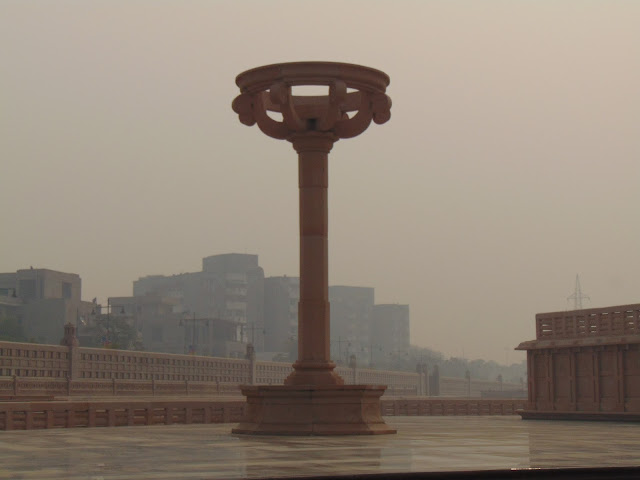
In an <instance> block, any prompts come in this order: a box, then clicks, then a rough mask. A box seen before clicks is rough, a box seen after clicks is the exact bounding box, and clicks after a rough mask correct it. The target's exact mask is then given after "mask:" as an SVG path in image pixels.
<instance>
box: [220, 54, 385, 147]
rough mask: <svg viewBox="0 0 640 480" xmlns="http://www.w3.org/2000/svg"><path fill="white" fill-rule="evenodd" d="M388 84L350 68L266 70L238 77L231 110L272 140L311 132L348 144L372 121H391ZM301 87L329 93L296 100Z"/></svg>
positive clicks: (319, 65)
mask: <svg viewBox="0 0 640 480" xmlns="http://www.w3.org/2000/svg"><path fill="white" fill-rule="evenodd" d="M389 81H390V80H389V76H388V75H387V74H385V73H384V72H381V71H380V70H376V69H374V68H369V67H363V66H360V65H353V64H349V63H336V62H295V63H281V64H275V65H266V66H264V67H258V68H254V69H251V70H247V71H246V72H243V73H241V74H240V75H238V76H237V77H236V84H237V85H238V87H240V92H241V93H240V95H239V96H238V97H236V99H235V100H234V101H233V105H232V106H233V110H234V111H235V112H236V113H237V114H238V117H239V119H240V121H241V122H242V123H243V124H245V125H248V126H251V125H253V124H256V123H257V124H258V127H259V128H260V130H262V131H263V132H264V133H265V134H266V135H269V136H271V137H273V138H277V139H283V140H284V139H286V140H289V141H292V140H293V138H297V137H298V136H299V135H300V134H304V133H310V132H318V133H331V134H332V135H334V136H335V138H336V140H337V139H339V138H351V137H355V136H356V135H359V134H361V133H362V132H364V131H365V130H366V129H367V127H368V126H369V124H370V123H371V121H372V120H373V121H374V122H375V123H378V124H382V123H385V122H386V121H388V120H389V118H390V116H391V99H390V98H389V97H388V96H387V95H386V93H385V91H386V88H387V86H388V85H389ZM302 86H316V87H327V93H326V94H324V95H311V96H309V95H295V94H294V93H295V88H296V87H302ZM280 118H281V120H280Z"/></svg>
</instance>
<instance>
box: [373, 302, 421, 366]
mask: <svg viewBox="0 0 640 480" xmlns="http://www.w3.org/2000/svg"><path fill="white" fill-rule="evenodd" d="M410 341H411V340H410V322H409V305H398V304H380V305H375V306H374V307H373V315H372V321H371V344H372V345H373V346H374V348H373V349H372V358H373V362H374V363H378V364H379V363H386V361H387V360H388V357H389V356H394V355H405V354H406V353H407V352H408V351H409V345H410ZM385 356H386V357H385ZM381 357H382V358H381ZM383 359H384V360H385V361H381V360H383Z"/></svg>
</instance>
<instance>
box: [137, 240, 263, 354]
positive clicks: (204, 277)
mask: <svg viewBox="0 0 640 480" xmlns="http://www.w3.org/2000/svg"><path fill="white" fill-rule="evenodd" d="M133 295H134V296H144V295H157V296H160V297H168V298H172V299H174V300H175V301H176V306H175V307H174V310H175V313H179V314H183V315H184V316H185V318H188V317H193V316H196V317H197V318H212V319H213V318H217V319H221V320H227V321H231V322H234V323H235V324H236V326H237V335H236V337H237V340H238V341H241V342H253V343H254V346H255V348H256V350H257V351H262V350H263V348H264V347H263V345H264V335H263V332H264V272H263V270H262V268H261V267H260V266H259V265H258V256H257V255H249V254H241V253H229V254H223V255H213V256H210V257H206V258H204V259H203V260H202V271H201V272H193V273H182V274H178V275H170V276H164V275H150V276H146V277H142V278H139V279H138V280H136V281H135V282H134V283H133Z"/></svg>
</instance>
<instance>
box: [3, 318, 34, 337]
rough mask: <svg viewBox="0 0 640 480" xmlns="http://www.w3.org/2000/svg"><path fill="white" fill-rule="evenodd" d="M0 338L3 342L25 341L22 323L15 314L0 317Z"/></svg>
mask: <svg viewBox="0 0 640 480" xmlns="http://www.w3.org/2000/svg"><path fill="white" fill-rule="evenodd" d="M0 340H2V341H5V342H26V341H27V337H26V336H25V334H24V329H23V328H22V323H21V322H20V320H19V319H18V317H16V316H15V315H4V316H2V317H0Z"/></svg>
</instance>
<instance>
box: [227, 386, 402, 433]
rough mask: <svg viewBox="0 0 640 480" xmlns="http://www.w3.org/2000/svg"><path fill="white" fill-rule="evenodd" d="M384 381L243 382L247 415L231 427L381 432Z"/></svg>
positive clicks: (243, 429)
mask: <svg viewBox="0 0 640 480" xmlns="http://www.w3.org/2000/svg"><path fill="white" fill-rule="evenodd" d="M386 388H387V387H386V386H381V385H318V386H312V385H269V386H266V385H265V386H244V387H242V394H243V395H244V396H245V397H247V414H246V418H245V421H244V422H242V423H240V424H239V425H238V426H237V427H236V428H234V429H233V430H232V431H231V432H232V433H238V434H250V435H380V434H390V433H396V430H394V429H392V428H389V426H388V425H387V424H386V423H384V420H383V419H382V415H381V413H380V397H381V396H382V394H383V393H384V391H385V390H386Z"/></svg>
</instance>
